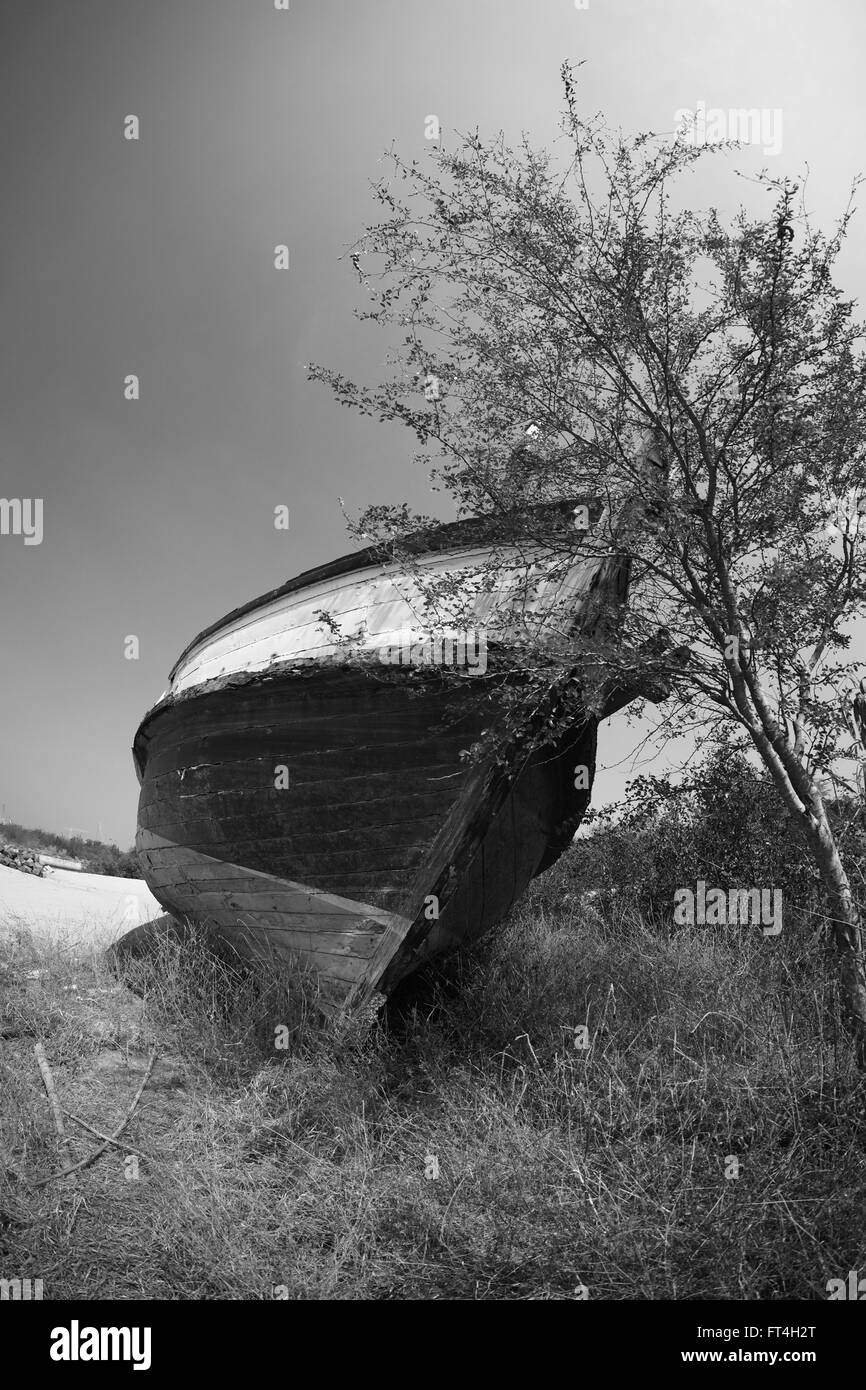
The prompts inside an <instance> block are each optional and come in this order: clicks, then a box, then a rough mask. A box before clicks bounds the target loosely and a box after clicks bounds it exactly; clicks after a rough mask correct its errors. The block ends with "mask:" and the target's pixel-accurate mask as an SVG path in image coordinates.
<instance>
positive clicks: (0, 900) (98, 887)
mask: <svg viewBox="0 0 866 1390" xmlns="http://www.w3.org/2000/svg"><path fill="white" fill-rule="evenodd" d="M161 912H162V908H161V907H160V905H159V903H158V902H157V900H156V898H155V897H154V896H153V894H152V893H151V892H150V890H149V889H148V887H147V885H146V884H145V882H144V880H143V879H138V878H113V877H111V876H110V875H107V874H87V873H76V872H74V871H71V870H69V869H52V870H49V872H48V873H47V874H46V876H45V877H44V878H36V877H34V876H33V875H31V874H22V873H20V872H19V871H18V870H17V869H8V868H4V867H0V932H5V931H9V930H15V929H16V928H20V927H23V928H25V929H29V930H31V931H33V932H34V933H36V934H37V935H38V936H40V937H41V938H54V939H57V940H60V941H63V942H65V943H66V944H68V945H73V944H76V943H85V944H88V945H90V944H96V945H98V946H107V945H108V944H109V943H110V942H112V941H115V940H117V938H118V937H119V936H122V935H123V934H124V932H127V931H129V930H130V928H132V927H136V926H138V925H139V924H140V923H141V922H147V921H149V920H150V919H151V918H152V917H158V916H159V915H160V913H161Z"/></svg>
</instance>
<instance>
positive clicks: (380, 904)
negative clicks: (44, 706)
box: [134, 664, 596, 1006]
mask: <svg viewBox="0 0 866 1390" xmlns="http://www.w3.org/2000/svg"><path fill="white" fill-rule="evenodd" d="M498 710H499V705H498V700H497V683H496V680H495V679H493V678H491V677H485V678H477V677H475V678H472V677H466V678H465V679H464V680H462V681H460V682H457V683H456V685H455V682H454V681H453V680H452V681H450V682H445V681H443V680H442V679H441V678H440V677H439V676H438V675H437V674H436V673H418V672H412V673H409V672H407V673H405V675H404V674H403V673H400V674H399V675H398V676H397V677H396V678H394V677H391V678H383V677H381V676H377V674H376V673H375V672H372V673H371V672H370V671H369V670H366V669H359V668H357V667H341V666H339V665H334V666H332V667H328V666H323V665H321V664H314V665H312V666H310V667H300V668H299V667H297V666H289V667H285V668H280V667H271V668H270V669H269V670H267V671H265V672H263V673H257V674H254V675H242V676H238V675H232V676H229V677H227V678H222V679H217V680H213V681H211V682H208V683H206V684H204V685H201V686H198V687H196V688H194V689H192V690H190V691H187V692H184V693H182V694H180V695H177V696H170V697H169V698H168V699H166V700H164V701H162V702H161V704H160V705H158V706H157V707H156V708H155V710H153V711H152V712H151V713H150V714H149V715H148V716H147V717H146V719H145V721H144V722H143V724H142V726H141V728H140V730H139V732H138V735H137V737H136V743H135V750H134V751H135V758H136V766H137V769H138V772H139V777H140V779H141V796H140V804H139V828H138V835H137V840H136V847H137V850H138V854H139V857H140V861H141V865H142V872H143V874H144V877H145V878H146V880H147V882H148V885H149V887H150V888H151V890H152V892H153V893H154V895H155V896H156V898H157V899H158V900H159V902H160V903H161V904H162V905H163V906H164V907H165V908H166V910H167V911H168V912H170V913H172V914H174V915H176V916H181V917H189V918H191V919H194V920H199V921H202V922H205V923H207V924H209V925H210V926H211V927H213V928H214V929H215V930H216V931H217V932H219V934H220V935H221V936H222V937H224V938H225V939H226V940H228V941H229V942H230V943H231V944H232V945H233V946H235V947H236V949H238V950H239V951H240V952H241V953H242V954H246V955H250V956H254V957H258V958H263V959H270V960H279V961H280V962H281V963H284V964H285V963H289V964H290V965H291V966H292V967H293V968H308V969H310V970H312V971H314V972H315V973H316V975H317V977H318V979H319V983H320V987H321V993H322V998H323V1000H324V1001H325V1002H327V1003H329V1004H333V1005H337V1006H340V1005H345V1004H347V1003H353V1004H354V1003H357V1002H359V1001H361V1000H363V999H364V998H367V997H369V996H370V995H372V994H373V993H379V994H386V995H387V994H388V993H389V992H390V991H391V990H392V989H393V988H394V986H395V985H396V984H397V983H398V982H399V981H400V980H401V979H402V978H403V977H404V976H405V975H407V974H408V973H410V971H412V970H414V969H415V968H417V966H418V965H420V964H421V963H422V962H423V961H424V960H426V959H428V958H430V957H431V956H433V955H436V954H439V953H441V952H444V951H449V950H453V949H454V948H455V947H457V946H459V945H461V944H462V943H465V942H467V941H470V940H472V939H473V938H475V937H477V936H479V935H480V934H482V933H483V932H485V931H486V930H488V929H489V928H490V927H492V926H493V925H495V923H496V922H498V921H500V920H501V919H502V917H503V916H504V915H505V914H506V913H507V912H508V910H509V909H510V907H511V906H512V905H513V903H514V902H515V901H516V900H517V899H518V898H519V897H520V895H521V894H522V893H523V892H524V890H525V889H526V887H527V885H528V883H529V882H530V880H531V879H532V877H533V876H534V875H535V874H536V873H538V872H539V871H541V870H542V869H543V868H546V867H548V866H549V864H550V863H552V862H553V860H554V859H555V858H556V856H557V855H558V854H559V853H560V852H561V850H562V849H563V848H565V846H566V845H567V844H568V842H569V841H570V839H571V837H572V835H573V833H574V830H575V829H576V827H577V825H578V824H579V822H580V819H581V817H582V815H583V813H584V811H585V809H586V806H587V804H588V801H589V796H590V790H591V785H592V777H593V773H594V767H595V740H596V724H595V721H594V720H592V719H587V720H585V721H584V722H582V723H581V724H580V725H579V727H576V728H575V729H573V730H571V731H569V732H568V733H567V734H565V735H563V736H562V738H561V739H560V741H559V743H558V744H557V745H556V746H555V747H553V748H551V747H550V746H548V747H546V748H543V749H539V750H537V751H536V752H535V753H533V754H531V755H529V756H528V757H526V756H525V755H520V753H519V750H517V749H515V750H514V756H513V757H512V758H505V759H504V760H503V759H501V757H497V759H495V760H493V759H482V760H481V761H480V762H474V763H470V762H468V761H467V760H466V759H461V751H462V750H465V749H467V748H469V747H470V746H471V745H472V744H474V743H475V742H476V740H478V739H479V737H480V736H481V734H482V732H483V731H484V730H485V729H489V728H490V727H491V724H493V725H495V723H496V720H497V718H498ZM498 752H499V753H500V754H501V752H502V748H501V746H500V748H499V749H498ZM577 765H582V766H584V767H585V768H586V769H587V775H586V777H584V778H582V779H578V781H579V783H580V785H579V787H578V788H575V776H574V769H575V767H576V766H577Z"/></svg>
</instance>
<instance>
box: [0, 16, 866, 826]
mask: <svg viewBox="0 0 866 1390" xmlns="http://www.w3.org/2000/svg"><path fill="white" fill-rule="evenodd" d="M278 2H279V0H278ZM864 40H866V8H864V6H863V5H862V3H860V0H822V4H821V5H814V4H810V3H806V0H725V3H716V2H715V0H658V2H657V3H648V0H588V4H587V5H586V7H585V8H578V6H577V5H576V4H575V3H574V2H573V0H437V3H436V4H431V3H430V0H289V8H288V10H285V9H279V10H278V9H277V8H276V6H275V4H274V0H146V3H145V0H135V3H133V0H75V3H74V4H71V3H69V0H3V4H2V9H0V130H2V140H0V178H2V184H0V187H2V198H0V267H2V274H0V325H2V333H0V498H4V497H5V498H7V499H9V498H20V499H24V498H32V499H36V498H41V499H43V534H42V539H41V543H40V544H38V545H36V544H32V545H27V544H25V537H24V536H23V535H21V534H7V535H0V814H3V815H5V817H7V818H9V819H12V820H16V821H18V822H20V823H23V824H25V825H38V826H42V827H44V828H46V829H50V830H55V831H60V832H66V833H68V832H69V831H70V829H73V830H75V831H78V832H83V833H85V834H87V835H94V836H95V835H99V836H101V837H104V838H106V839H110V840H115V841H117V842H118V843H119V844H121V845H122V846H124V847H126V846H128V845H129V844H130V843H131V842H132V838H133V835H134V831H135V813H136V804H137V796H138V786H137V782H136V778H135V773H134V769H133V764H132V758H131V755H130V745H131V742H132V737H133V734H134V732H135V729H136V727H137V724H138V722H139V720H140V718H141V716H142V714H143V713H144V712H145V710H146V709H148V708H149V707H150V706H151V705H152V704H154V703H155V701H156V700H157V699H158V698H159V696H160V695H161V694H162V692H163V691H164V689H165V687H166V684H167V676H168V672H169V669H170V668H171V666H172V664H173V662H174V661H175V659H176V657H177V656H178V655H179V654H180V652H181V650H182V649H183V648H184V647H185V646H186V645H187V643H188V642H189V640H190V639H191V638H192V637H193V636H194V635H195V634H196V633H197V632H199V631H200V630H201V629H202V628H203V627H205V626H207V625H209V624H210V623H211V622H213V621H214V620H216V619H217V618H219V617H221V616H222V615H223V614H224V613H226V612H228V611H229V610H230V609H232V608H235V607H236V606H238V605H239V604H240V603H242V602H244V601H246V600H247V599H250V598H253V597H254V596H255V595H257V594H259V593H263V592H265V591H267V590H269V589H271V588H274V587H275V586H277V585H279V584H281V583H282V582H283V581H284V580H286V579H288V578H290V577H291V576H292V575H294V574H297V573H299V572H300V571H302V570H304V569H307V568H309V567H310V566H313V565H316V564H319V563H323V562H325V561H327V560H329V559H332V558H334V557H335V556H336V555H340V554H344V553H345V552H347V551H350V550H352V549H354V548H356V547H355V544H354V543H353V541H352V540H351V538H350V537H348V536H347V534H346V530H345V523H344V520H343V515H342V511H341V508H340V504H339V502H338V498H339V497H342V498H344V499H345V503H346V505H347V507H348V509H349V511H350V512H351V513H352V514H356V513H357V512H359V511H360V510H362V509H363V508H364V507H365V506H366V505H368V504H369V503H373V502H388V501H402V500H404V499H405V500H406V501H408V502H409V503H410V505H411V506H412V507H413V508H416V509H418V510H422V511H426V512H428V513H432V514H439V515H442V516H443V517H448V516H449V513H448V511H447V501H446V500H445V499H443V498H442V497H441V495H439V494H437V495H436V496H433V495H432V494H431V493H430V491H429V485H428V480H427V478H426V477H425V476H424V474H423V473H422V472H421V471H420V470H418V469H417V468H415V467H414V466H413V464H412V462H411V458H412V453H413V445H414V440H413V437H412V436H411V435H409V433H408V432H407V431H405V430H403V429H401V428H400V427H399V426H396V425H393V424H389V425H381V424H378V423H376V422H375V421H370V420H367V419H364V418H361V417H360V416H355V415H354V414H353V413H352V412H349V411H347V410H345V409H341V408H340V407H339V406H338V405H337V404H336V402H335V401H334V400H333V398H332V397H331V396H330V395H329V393H328V391H327V389H326V388H325V387H323V386H322V385H319V384H316V383H312V382H310V381H308V380H307V374H306V371H305V364H306V363H307V362H310V361H314V362H320V363H323V364H326V365H329V366H332V367H334V368H336V369H338V370H340V371H342V372H345V373H346V374H348V375H349V376H354V377H358V378H360V379H363V380H377V379H379V377H380V376H383V375H385V363H384V357H385V351H386V346H387V345H386V343H385V342H384V341H383V339H382V335H381V333H379V332H377V329H376V327H375V326H374V325H371V324H360V323H358V322H357V321H356V320H355V319H354V318H353V316H352V311H353V308H355V307H357V306H360V305H361V301H360V299H359V297H358V280H357V276H356V275H355V273H354V271H353V270H352V267H351V264H350V262H349V260H348V256H347V255H346V248H347V247H348V245H349V244H350V243H352V242H354V241H355V240H356V238H357V237H358V236H359V235H360V234H361V232H362V231H363V229H364V226H365V225H367V224H368V223H370V222H373V221H375V220H376V207H377V205H376V204H375V203H374V201H373V198H372V195H371V191H370V185H371V182H372V181H373V180H375V179H376V178H377V177H378V176H379V174H380V173H381V172H382V165H381V163H380V160H381V158H382V155H383V153H384V152H385V151H386V150H387V149H389V148H390V147H391V146H392V145H394V146H396V148H397V149H398V150H399V151H400V152H401V153H402V154H403V155H405V156H407V157H412V158H415V157H418V158H421V157H423V156H424V155H425V154H426V153H429V141H427V140H426V139H425V127H426V121H427V117H428V116H429V115H431V114H434V115H436V116H437V117H438V119H439V121H440V123H441V126H442V129H443V131H444V132H445V137H446V139H447V141H448V143H449V144H453V143H455V139H454V137H453V135H452V134H451V132H454V131H459V132H465V131H469V130H472V129H474V128H475V127H478V128H479V130H480V133H481V135H482V137H492V136H494V135H495V134H496V133H497V132H498V131H499V130H504V131H505V133H506V135H507V136H508V137H509V138H510V139H518V138H519V137H520V135H521V133H522V132H523V131H526V132H527V134H528V135H529V137H530V139H531V141H532V143H533V144H536V145H538V146H548V145H550V144H551V143H552V141H553V140H554V139H555V138H556V136H557V134H558V119H559V115H560V112H561V90H560V85H559V76H558V74H559V68H560V65H561V63H562V61H563V60H564V59H569V60H571V61H573V62H579V61H581V60H585V64H586V65H585V66H584V67H583V68H582V69H581V74H580V99H581V102H582V109H583V111H584V112H585V113H586V114H591V113H592V112H594V111H596V110H599V109H601V110H603V111H604V112H605V114H606V116H607V118H608V121H609V123H610V124H611V125H614V126H621V127H622V128H623V130H624V131H627V132H636V131H637V130H653V131H656V132H665V131H672V130H673V127H674V121H675V113H676V112H677V110H679V109H682V108H691V109H695V108H696V106H697V103H698V102H701V101H703V102H705V103H706V106H707V107H708V108H711V107H722V108H725V109H726V108H730V107H735V108H738V107H759V108H768V109H770V110H776V109H779V110H780V111H781V112H782V120H783V126H782V130H783V139H782V143H781V149H780V151H779V152H778V153H774V154H772V155H770V156H768V157H765V156H764V155H763V153H762V152H761V151H760V150H758V149H752V148H748V149H744V150H742V151H740V153H739V155H737V156H736V157H735V158H732V157H730V156H726V157H725V162H724V163H723V162H722V161H720V160H718V159H713V160H707V161H702V162H701V165H700V166H699V170H698V172H696V173H695V174H694V175H692V176H691V184H690V187H689V189H688V198H689V200H690V201H691V202H692V205H693V206H695V207H702V208H703V207H707V206H709V205H710V204H713V205H715V206H717V207H719V209H720V211H721V213H722V215H723V217H724V216H730V215H731V214H732V213H733V211H734V210H735V208H736V206H737V204H738V202H739V201H740V200H743V201H745V202H746V203H747V205H748V199H749V196H750V195H751V193H752V190H753V189H754V185H752V184H750V183H749V182H748V181H743V180H742V179H738V178H737V177H736V174H735V172H734V171H735V170H736V169H740V170H741V171H742V172H743V173H745V174H746V175H747V176H750V177H754V175H755V174H756V173H757V172H758V170H759V169H760V167H761V166H762V165H766V166H767V167H769V168H770V169H771V172H772V173H774V174H778V175H779V176H782V175H785V174H788V175H792V176H796V175H798V174H800V173H801V172H802V171H803V169H804V168H805V167H806V166H808V168H809V185H808V187H809V194H808V197H809V204H810V208H811V210H812V213H813V215H814V218H815V220H816V221H817V222H818V224H819V225H822V226H824V227H827V228H829V227H830V226H831V225H832V223H833V221H834V219H835V218H836V216H837V215H838V214H839V213H840V211H841V210H842V209H843V208H844V206H845V204H846V202H847V198H848V192H849V188H850V185H851V182H852V180H853V179H854V177H855V176H856V175H857V174H858V173H859V172H860V171H861V169H862V163H861V162H860V160H861V155H860V145H861V141H860V139H859V136H860V133H861V131H862V129H863V125H864V121H863V78H862V72H861V68H862V59H863V54H864V51H866V44H864ZM129 115H136V116H137V117H138V120H139V127H140V128H139V138H138V139H137V140H127V139H125V138H124V123H125V120H126V117H127V116H129ZM427 128H429V127H427ZM859 231H860V228H859V222H858V220H855V223H854V230H853V234H852V236H851V238H850V240H849V243H848V246H847V248H846V250H845V252H844V253H843V255H842V257H841V258H840V261H839V263H838V267H837V271H838V281H839V283H840V284H841V286H842V288H843V290H844V291H845V292H846V294H849V295H852V296H855V297H857V298H862V295H863V290H864V281H866V258H864V253H863V251H862V249H861V247H862V241H861V237H860V235H859ZM280 244H285V245H286V246H288V248H289V268H288V270H277V269H276V268H275V266H274V247H275V246H276V245H280ZM341 258H342V259H341ZM131 374H134V375H136V376H138V378H139V391H140V395H139V399H138V400H127V399H125V395H124V381H125V378H126V377H127V376H129V375H131ZM280 504H282V505H285V506H288V507H289V509H290V515H291V524H290V528H289V530H288V531H278V530H276V529H275V527H274V524H273V518H274V508H275V507H276V506H278V505H280ZM130 636H134V637H136V638H137V639H138V658H137V659H134V660H129V659H127V656H126V655H125V653H126V652H127V651H129V650H130V648H129V644H128V643H127V641H126V639H127V638H128V637H130ZM638 738H639V734H638V732H637V731H633V730H630V729H629V727H628V725H627V724H626V722H625V720H624V719H623V718H622V717H619V718H617V719H616V720H613V721H610V722H609V723H608V724H607V725H606V726H604V728H603V731H602V739H601V753H600V760H601V769H602V770H601V771H600V774H599V777H598V779H597V783H596V793H595V798H594V799H595V801H596V802H601V801H606V800H611V799H613V798H615V797H616V796H617V795H618V794H620V792H621V791H622V789H623V787H624V784H625V781H626V779H627V778H628V777H629V776H632V775H634V774H635V773H636V772H639V771H648V770H656V771H659V770H662V769H663V767H664V766H665V765H675V762H674V763H672V762H671V760H670V759H668V760H667V764H666V763H665V760H661V761H659V762H656V763H654V764H652V765H650V764H648V763H646V762H642V761H640V760H638V761H636V760H635V756H634V748H635V745H636V742H637V741H638Z"/></svg>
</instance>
